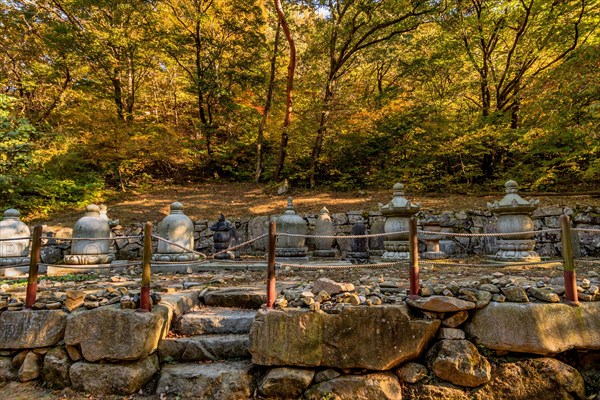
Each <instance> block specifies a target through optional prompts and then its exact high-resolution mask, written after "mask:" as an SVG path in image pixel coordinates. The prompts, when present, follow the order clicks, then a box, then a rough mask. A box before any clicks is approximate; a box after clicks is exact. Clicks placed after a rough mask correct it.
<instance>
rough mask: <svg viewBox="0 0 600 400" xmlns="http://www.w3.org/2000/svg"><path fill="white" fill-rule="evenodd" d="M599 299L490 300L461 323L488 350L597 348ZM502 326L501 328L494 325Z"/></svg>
mask: <svg viewBox="0 0 600 400" xmlns="http://www.w3.org/2000/svg"><path fill="white" fill-rule="evenodd" d="M598 315H600V303H598V302H594V303H584V304H582V305H581V306H580V307H572V306H569V305H566V304H543V303H526V304H522V303H521V304H518V303H490V304H489V305H488V306H487V307H486V308H483V309H481V310H477V311H475V312H474V314H473V318H472V319H471V320H470V321H469V322H468V323H467V324H465V327H464V328H465V331H466V332H467V334H469V335H470V336H471V337H473V338H474V340H475V341H476V343H478V344H481V345H483V346H485V347H487V348H489V349H492V350H507V351H514V352H522V353H534V354H541V355H548V354H556V353H561V352H563V351H566V350H570V349H589V350H599V349H600V318H598ZM498 327H502V329H498Z"/></svg>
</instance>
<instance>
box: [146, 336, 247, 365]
mask: <svg viewBox="0 0 600 400" xmlns="http://www.w3.org/2000/svg"><path fill="white" fill-rule="evenodd" d="M249 346H250V339H249V338H248V335H247V334H246V335H243V334H242V335H235V334H225V335H198V336H190V337H179V338H178V337H175V338H166V339H163V340H161V341H160V344H159V345H158V354H159V355H160V359H161V361H162V362H163V363H165V362H173V361H218V360H232V359H242V358H250V353H248V347H249Z"/></svg>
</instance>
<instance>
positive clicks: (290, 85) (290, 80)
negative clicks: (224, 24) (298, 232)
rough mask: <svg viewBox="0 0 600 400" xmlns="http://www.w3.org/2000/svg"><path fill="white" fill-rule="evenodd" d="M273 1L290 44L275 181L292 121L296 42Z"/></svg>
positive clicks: (278, 176) (278, 3) (281, 164)
mask: <svg viewBox="0 0 600 400" xmlns="http://www.w3.org/2000/svg"><path fill="white" fill-rule="evenodd" d="M274 1H275V8H276V9H277V16H278V17H279V23H280V24H281V28H282V29H283V32H284V33H285V37H286V39H287V41H288V44H289V46H290V62H289V64H288V74H287V85H286V108H285V118H284V120H283V129H282V131H281V147H280V149H279V159H278V160H277V166H276V167H275V174H274V179H275V181H276V182H279V181H280V180H281V171H282V170H283V164H284V162H285V157H286V153H287V144H288V129H289V126H290V124H291V122H292V92H293V90H294V70H295V69H296V44H295V43H294V38H292V34H291V32H290V28H289V26H288V24H287V21H286V20H285V15H284V14H283V9H282V7H281V2H280V1H279V0H274Z"/></svg>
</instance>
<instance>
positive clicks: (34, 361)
mask: <svg viewBox="0 0 600 400" xmlns="http://www.w3.org/2000/svg"><path fill="white" fill-rule="evenodd" d="M41 367H42V357H41V356H40V355H39V354H36V353H34V352H33V351H30V352H29V353H27V356H26V357H25V360H24V361H23V365H21V368H19V380H20V381H21V382H27V381H32V380H34V379H37V378H39V377H40V375H41V374H42V368H41Z"/></svg>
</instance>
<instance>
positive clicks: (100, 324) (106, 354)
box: [65, 306, 168, 362]
mask: <svg viewBox="0 0 600 400" xmlns="http://www.w3.org/2000/svg"><path fill="white" fill-rule="evenodd" d="M167 330H168V314H167V309H166V308H165V307H161V306H155V307H154V309H153V311H152V312H147V313H139V312H136V311H135V310H122V309H120V308H118V306H105V307H99V308H95V309H93V310H82V311H79V312H75V313H72V314H71V315H69V318H68V319H67V329H66V331H65V344H66V345H69V346H75V345H79V346H80V348H81V354H82V355H83V358H84V359H85V360H86V361H89V362H96V361H101V360H104V361H129V360H137V359H140V358H143V357H146V356H148V355H149V354H151V353H153V352H155V351H156V349H157V348H158V341H159V340H160V339H161V338H162V337H163V336H164V335H166V331H167ZM134 332H135V334H133V333H134Z"/></svg>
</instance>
